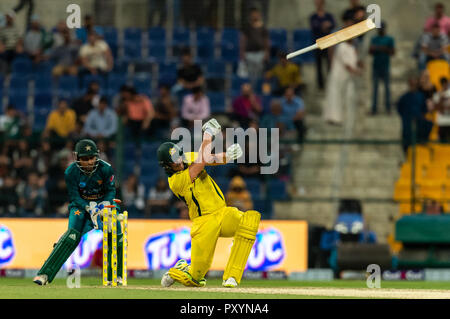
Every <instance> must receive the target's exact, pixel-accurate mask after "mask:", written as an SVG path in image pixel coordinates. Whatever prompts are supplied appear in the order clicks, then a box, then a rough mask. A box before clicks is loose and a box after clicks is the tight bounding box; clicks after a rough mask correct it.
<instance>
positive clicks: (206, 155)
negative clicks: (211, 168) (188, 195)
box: [189, 133, 212, 182]
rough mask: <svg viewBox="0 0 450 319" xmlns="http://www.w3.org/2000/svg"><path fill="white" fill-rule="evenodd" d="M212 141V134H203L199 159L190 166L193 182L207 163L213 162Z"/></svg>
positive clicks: (190, 175)
mask: <svg viewBox="0 0 450 319" xmlns="http://www.w3.org/2000/svg"><path fill="white" fill-rule="evenodd" d="M211 142H212V136H211V135H210V134H208V133H204V134H203V142H202V145H201V146H200V149H199V151H198V157H197V159H196V160H195V161H194V162H193V163H192V164H191V165H190V166H189V177H190V178H191V181H192V182H193V181H194V180H195V179H196V178H197V176H198V174H200V172H201V171H202V170H203V169H204V168H205V165H206V164H208V163H211V162H212V160H211V156H212V155H211Z"/></svg>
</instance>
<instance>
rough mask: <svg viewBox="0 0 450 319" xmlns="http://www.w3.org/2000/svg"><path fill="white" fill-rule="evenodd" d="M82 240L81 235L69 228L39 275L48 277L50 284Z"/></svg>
mask: <svg viewBox="0 0 450 319" xmlns="http://www.w3.org/2000/svg"><path fill="white" fill-rule="evenodd" d="M80 240H81V233H80V232H79V231H77V230H76V229H73V228H69V229H68V230H67V231H66V232H65V233H64V234H63V235H62V236H61V238H60V239H59V240H58V242H57V243H56V244H55V246H54V248H53V250H52V252H51V254H50V256H49V257H48V258H47V260H46V261H45V263H44V265H43V266H42V268H41V269H40V270H39V272H38V273H37V274H38V275H44V274H45V275H47V276H48V282H52V281H53V279H54V278H55V276H56V274H57V273H58V271H59V270H60V269H61V267H62V265H64V263H65V262H66V260H67V258H69V257H70V255H71V254H72V252H73V251H74V250H75V248H77V246H78V244H79V243H80Z"/></svg>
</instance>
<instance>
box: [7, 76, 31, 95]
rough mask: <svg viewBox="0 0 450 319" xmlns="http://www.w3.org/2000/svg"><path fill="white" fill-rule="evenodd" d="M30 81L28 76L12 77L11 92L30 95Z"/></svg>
mask: <svg viewBox="0 0 450 319" xmlns="http://www.w3.org/2000/svg"><path fill="white" fill-rule="evenodd" d="M28 80H29V78H28V77H27V76H23V75H20V74H17V73H13V74H12V75H11V80H10V82H9V92H10V93H17V94H20V93H22V94H27V93H28Z"/></svg>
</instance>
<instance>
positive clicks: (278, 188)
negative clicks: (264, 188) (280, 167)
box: [268, 179, 288, 200]
mask: <svg viewBox="0 0 450 319" xmlns="http://www.w3.org/2000/svg"><path fill="white" fill-rule="evenodd" d="M268 193H269V195H270V198H271V199H272V200H285V199H288V193H287V190H286V183H285V182H283V181H280V180H278V179H272V180H270V182H269V192H268Z"/></svg>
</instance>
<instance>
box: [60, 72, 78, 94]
mask: <svg viewBox="0 0 450 319" xmlns="http://www.w3.org/2000/svg"><path fill="white" fill-rule="evenodd" d="M57 92H58V96H65V97H70V98H73V97H76V96H77V95H78V94H79V88H78V78H77V77H76V76H71V75H64V76H61V77H60V78H59V79H58V84H57Z"/></svg>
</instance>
